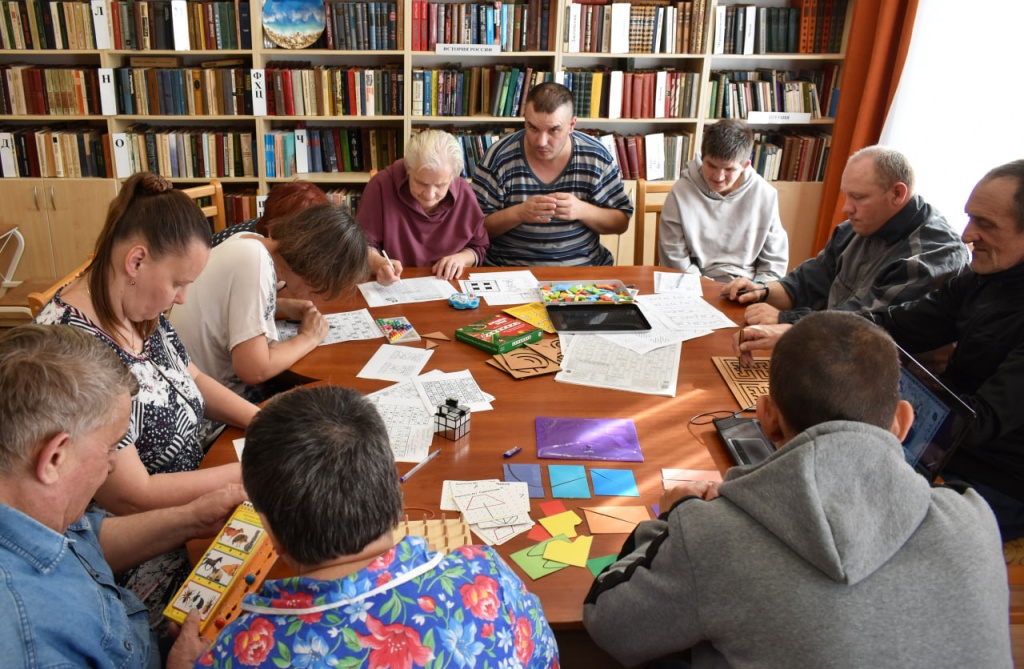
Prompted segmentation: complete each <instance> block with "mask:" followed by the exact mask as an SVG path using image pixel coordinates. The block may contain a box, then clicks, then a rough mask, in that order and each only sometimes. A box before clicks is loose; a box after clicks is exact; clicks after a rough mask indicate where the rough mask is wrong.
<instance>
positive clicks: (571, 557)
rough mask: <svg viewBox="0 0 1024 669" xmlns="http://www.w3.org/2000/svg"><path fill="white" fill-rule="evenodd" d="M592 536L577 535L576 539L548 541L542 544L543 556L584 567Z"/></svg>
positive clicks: (588, 555) (592, 540)
mask: <svg viewBox="0 0 1024 669" xmlns="http://www.w3.org/2000/svg"><path fill="white" fill-rule="evenodd" d="M593 543H594V537H591V536H583V537H577V538H576V541H558V540H557V539H556V540H555V541H549V542H548V543H547V544H545V546H544V558H545V559H547V560H554V561H555V562H564V563H565V564H571V565H572V566H574V567H586V566H587V558H588V557H590V546H591V544H593Z"/></svg>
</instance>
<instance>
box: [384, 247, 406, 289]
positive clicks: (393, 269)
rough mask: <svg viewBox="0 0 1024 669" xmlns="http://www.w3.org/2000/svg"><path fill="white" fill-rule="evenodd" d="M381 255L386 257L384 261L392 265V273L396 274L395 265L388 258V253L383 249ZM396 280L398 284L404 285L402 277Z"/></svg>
mask: <svg viewBox="0 0 1024 669" xmlns="http://www.w3.org/2000/svg"><path fill="white" fill-rule="evenodd" d="M380 254H381V255H382V256H384V260H387V261H388V264H389V265H391V271H392V272H394V271H395V263H393V262H391V258H389V257H388V252H387V251H385V250H384V249H383V248H381V250H380ZM395 278H397V279H398V283H402V277H400V276H396V277H395Z"/></svg>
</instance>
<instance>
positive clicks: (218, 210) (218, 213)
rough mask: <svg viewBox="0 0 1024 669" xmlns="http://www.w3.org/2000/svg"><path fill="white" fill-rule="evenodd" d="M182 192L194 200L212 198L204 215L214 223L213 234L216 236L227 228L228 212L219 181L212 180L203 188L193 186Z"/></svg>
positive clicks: (205, 208)
mask: <svg viewBox="0 0 1024 669" xmlns="http://www.w3.org/2000/svg"><path fill="white" fill-rule="evenodd" d="M181 192H182V193H184V194H185V195H188V196H189V197H190V198H192V199H193V200H199V199H200V198H204V197H208V198H210V204H208V205H207V206H205V207H203V208H202V209H203V214H204V215H205V216H206V217H207V218H209V219H210V220H211V221H213V232H214V233H215V234H216V233H218V232H220V231H221V230H223V229H224V228H226V227H227V225H228V218H227V212H226V211H225V209H224V189H223V187H222V186H221V184H220V181H219V180H217V179H210V183H208V184H206V185H203V186H192V187H191V188H182V189H181Z"/></svg>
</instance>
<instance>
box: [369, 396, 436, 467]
mask: <svg viewBox="0 0 1024 669" xmlns="http://www.w3.org/2000/svg"><path fill="white" fill-rule="evenodd" d="M376 405H377V413H379V414H380V417H381V418H383V419H384V426H385V427H386V428H387V431H388V439H389V441H390V442H391V451H392V452H393V453H394V454H395V462H421V461H422V460H423V458H425V457H427V455H428V452H429V450H430V444H431V442H432V441H433V440H434V416H433V412H431V411H427V409H426V408H425V407H424V406H423V403H422V402H421V401H420V399H419V397H417V398H415V399H399V398H396V397H387V396H385V397H378V398H377V401H376Z"/></svg>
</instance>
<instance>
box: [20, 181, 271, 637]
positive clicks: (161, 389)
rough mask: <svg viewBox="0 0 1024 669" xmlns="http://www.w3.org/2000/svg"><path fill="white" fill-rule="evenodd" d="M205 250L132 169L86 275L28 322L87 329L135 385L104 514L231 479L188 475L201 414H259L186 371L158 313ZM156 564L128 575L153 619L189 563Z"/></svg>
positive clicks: (159, 187)
mask: <svg viewBox="0 0 1024 669" xmlns="http://www.w3.org/2000/svg"><path fill="white" fill-rule="evenodd" d="M209 254H210V225H209V222H208V221H207V220H206V217H204V216H203V213H202V211H200V210H199V207H197V206H196V204H195V202H193V201H192V200H191V199H189V197H188V196H186V195H185V194H184V193H182V192H181V191H176V190H174V187H173V186H172V185H171V184H170V182H168V181H167V180H166V179H164V178H163V177H161V176H159V175H156V174H151V173H148V172H143V173H139V174H136V175H134V176H132V177H131V178H129V179H128V180H127V181H126V182H125V183H124V185H123V186H122V187H121V191H120V193H119V194H118V195H117V197H116V198H114V200H113V202H112V203H111V205H110V210H109V211H108V213H107V221H106V224H105V225H104V227H103V230H102V231H101V232H100V236H99V238H98V239H97V241H96V251H95V255H94V256H93V259H92V262H91V263H90V264H89V266H88V267H87V268H86V271H85V273H84V274H83V275H82V276H81V277H79V278H77V279H75V280H74V281H72V282H71V283H70V284H68V285H67V286H64V287H63V288H61V289H60V290H59V291H57V294H56V295H55V296H54V298H53V300H51V301H50V302H49V303H48V304H47V305H46V306H45V307H43V310H42V311H41V312H40V313H39V315H38V316H37V317H36V322H38V323H44V324H61V325H73V326H75V327H79V328H82V329H84V330H87V331H88V332H90V333H92V334H93V335H94V336H95V337H96V338H97V339H99V340H100V341H102V342H103V343H105V344H107V345H108V346H110V348H111V349H113V351H114V352H115V353H116V354H117V355H118V357H120V358H121V360H122V361H123V362H124V364H125V365H126V366H127V367H128V368H129V369H131V371H132V372H133V373H134V374H135V377H136V378H137V379H138V381H139V392H138V394H136V395H135V397H133V398H132V416H131V423H130V425H129V428H128V433H127V434H126V435H125V437H124V439H122V440H121V442H120V443H119V445H118V446H119V450H118V452H117V456H116V458H115V466H114V469H113V471H112V472H111V474H110V476H109V477H108V478H107V480H106V483H104V484H103V486H102V487H101V488H100V489H99V491H98V492H97V493H96V496H95V500H96V502H97V503H99V504H100V505H101V506H102V507H103V508H105V509H106V510H108V511H110V512H111V513H114V514H118V515H124V514H129V513H135V512H138V511H143V510H148V509H157V508H165V507H170V506H178V505H181V504H185V503H187V502H190V501H191V500H193V499H195V498H196V497H199V496H200V495H203V494H205V493H207V492H210V491H211V490H216V489H218V488H221V487H223V486H225V485H227V484H228V483H236V482H238V481H239V468H238V465H224V466H221V467H212V468H209V469H204V470H202V471H197V470H198V469H199V464H200V463H201V462H202V459H203V448H202V444H201V443H200V426H201V425H202V424H203V419H204V417H209V418H212V419H213V420H217V421H221V422H225V423H229V424H231V425H235V426H238V427H245V426H246V425H248V424H249V421H250V420H251V419H252V417H253V416H254V415H255V414H256V412H257V411H258V409H257V407H256V406H254V405H253V404H251V403H249V402H246V401H245V400H243V399H241V398H240V397H238V396H237V395H235V394H234V393H232V392H231V391H230V390H228V389H227V388H225V387H224V386H222V385H221V384H220V383H218V382H217V381H215V380H214V379H212V378H210V377H209V376H207V375H205V374H203V373H202V372H201V371H200V370H199V368H197V367H196V366H195V365H194V364H192V362H191V361H190V360H189V356H188V353H187V352H186V350H185V347H184V346H183V345H182V343H181V341H180V340H179V339H178V335H177V333H175V331H174V328H173V327H171V325H170V323H169V322H168V321H167V319H166V318H164V316H163V313H164V312H165V311H167V310H168V309H170V308H171V306H173V305H175V304H181V303H183V302H184V301H185V291H186V289H187V287H188V285H189V284H191V283H192V282H193V281H195V279H196V277H197V276H199V273H200V272H201V271H202V269H203V267H204V266H205V265H206V260H207V258H208V257H209ZM155 562H156V564H153V563H147V564H146V565H144V566H143V567H139V568H138V569H137V570H135V571H134V572H133V573H132V574H130V575H129V576H128V577H127V579H126V580H127V583H128V587H130V588H131V589H132V590H135V591H136V592H137V593H139V594H140V597H141V598H142V599H143V600H144V601H145V602H146V604H147V606H149V608H150V611H151V612H152V613H155V614H158V613H159V610H160V609H161V608H162V602H163V601H164V597H165V595H167V596H169V595H170V594H171V588H172V587H176V583H175V580H176V579H175V578H174V577H175V576H176V575H181V576H182V577H184V576H187V575H188V571H189V563H188V556H187V555H186V554H185V553H184V549H182V550H181V551H180V552H175V553H174V554H167V555H165V556H161V558H157V561H155ZM181 570H184V574H181ZM157 619H158V618H157Z"/></svg>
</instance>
